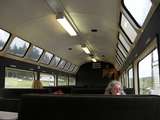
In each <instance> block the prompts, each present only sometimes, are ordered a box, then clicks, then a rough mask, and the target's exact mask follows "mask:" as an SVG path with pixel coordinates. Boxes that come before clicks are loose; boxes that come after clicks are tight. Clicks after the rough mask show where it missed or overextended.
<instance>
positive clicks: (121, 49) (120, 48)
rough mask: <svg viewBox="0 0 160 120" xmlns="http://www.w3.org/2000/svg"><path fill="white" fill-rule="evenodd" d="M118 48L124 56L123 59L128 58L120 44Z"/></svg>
mask: <svg viewBox="0 0 160 120" xmlns="http://www.w3.org/2000/svg"><path fill="white" fill-rule="evenodd" d="M118 48H119V50H120V51H121V52H122V54H123V55H124V57H125V58H126V57H127V56H128V55H127V52H126V50H125V48H124V47H123V46H122V44H121V43H120V42H119V43H118Z"/></svg>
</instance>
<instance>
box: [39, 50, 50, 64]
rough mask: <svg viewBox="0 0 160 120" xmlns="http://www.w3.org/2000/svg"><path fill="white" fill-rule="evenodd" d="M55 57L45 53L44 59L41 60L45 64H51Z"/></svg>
mask: <svg viewBox="0 0 160 120" xmlns="http://www.w3.org/2000/svg"><path fill="white" fill-rule="evenodd" d="M52 57H53V54H51V53H49V52H45V53H44V55H43V57H42V58H41V62H42V63H45V64H49V62H50V61H51V59H52Z"/></svg>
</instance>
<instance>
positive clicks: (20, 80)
mask: <svg viewBox="0 0 160 120" xmlns="http://www.w3.org/2000/svg"><path fill="white" fill-rule="evenodd" d="M33 80H34V72H32V71H26V70H19V69H15V68H6V69H5V88H32V81H33Z"/></svg>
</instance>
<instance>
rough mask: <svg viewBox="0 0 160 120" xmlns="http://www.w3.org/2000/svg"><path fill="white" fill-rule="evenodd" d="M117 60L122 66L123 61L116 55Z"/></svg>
mask: <svg viewBox="0 0 160 120" xmlns="http://www.w3.org/2000/svg"><path fill="white" fill-rule="evenodd" d="M116 58H117V60H118V61H119V62H120V63H121V65H123V61H122V59H121V58H120V57H119V55H116Z"/></svg>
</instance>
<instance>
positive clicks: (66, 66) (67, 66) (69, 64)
mask: <svg viewBox="0 0 160 120" xmlns="http://www.w3.org/2000/svg"><path fill="white" fill-rule="evenodd" d="M70 66H71V63H70V62H68V63H67V64H66V65H65V66H64V70H65V71H67V70H68V69H69V67H70Z"/></svg>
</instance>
